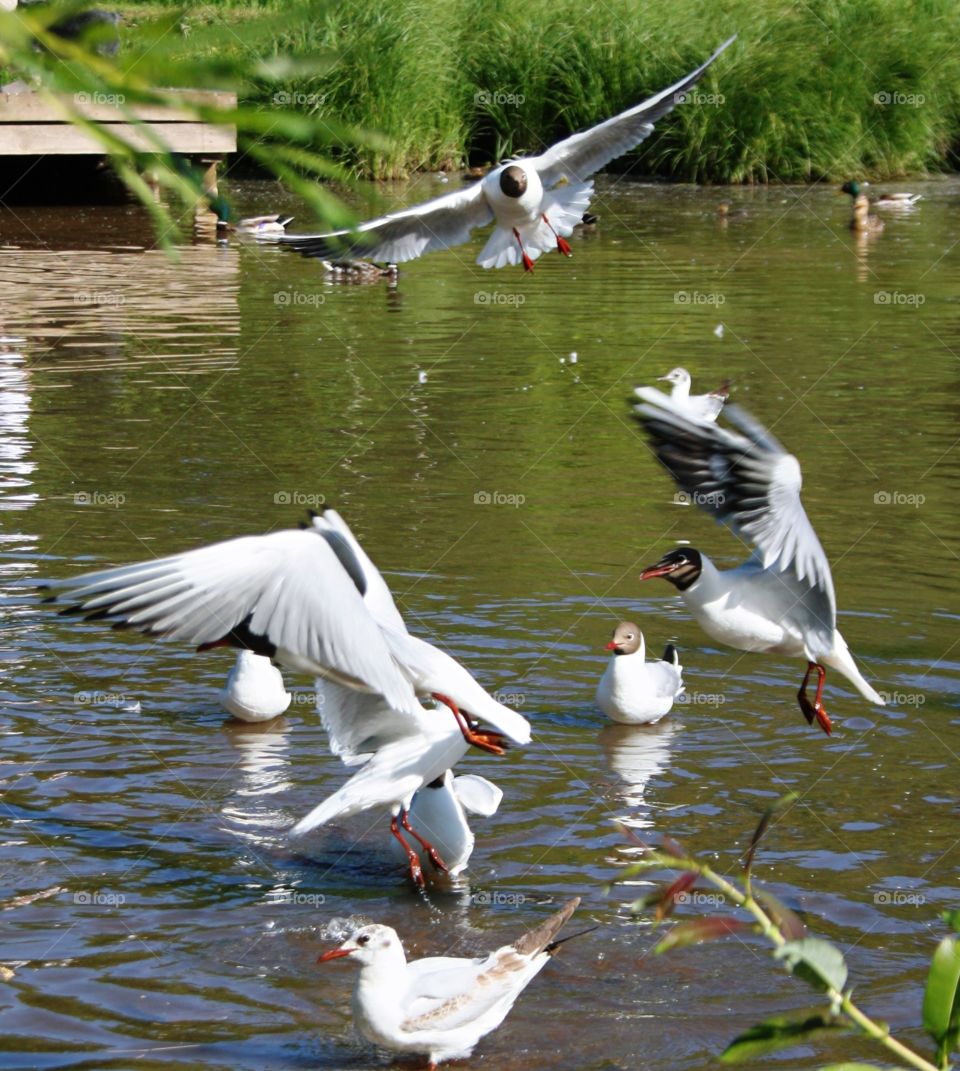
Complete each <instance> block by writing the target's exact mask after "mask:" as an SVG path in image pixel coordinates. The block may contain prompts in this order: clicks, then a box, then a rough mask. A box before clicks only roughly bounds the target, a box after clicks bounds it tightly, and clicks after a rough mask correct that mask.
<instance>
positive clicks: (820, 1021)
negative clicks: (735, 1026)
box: [720, 1011, 847, 1064]
mask: <svg viewBox="0 0 960 1071" xmlns="http://www.w3.org/2000/svg"><path fill="white" fill-rule="evenodd" d="M845 1029H847V1028H846V1026H844V1024H842V1023H840V1022H838V1021H836V1020H835V1019H831V1018H830V1016H829V1015H828V1014H827V1013H825V1012H822V1011H810V1012H805V1013H803V1014H802V1018H800V1017H797V1016H786V1015H778V1016H775V1017H774V1018H773V1019H767V1020H765V1021H764V1022H762V1023H758V1024H757V1025H756V1026H751V1027H750V1029H749V1030H745V1031H744V1032H743V1033H742V1034H740V1035H739V1036H738V1037H735V1038H734V1039H733V1041H731V1042H730V1044H729V1045H728V1046H727V1047H726V1048H725V1049H724V1050H723V1052H722V1053H721V1054H720V1062H721V1063H724V1064H735V1063H739V1062H740V1061H741V1060H750V1059H752V1058H753V1057H755V1056H762V1055H763V1054H764V1053H767V1052H776V1050H777V1049H785V1048H787V1046H789V1045H797V1044H799V1043H800V1042H801V1041H806V1040H808V1039H809V1038H810V1037H812V1036H813V1035H814V1034H820V1033H823V1032H824V1031H828V1030H845Z"/></svg>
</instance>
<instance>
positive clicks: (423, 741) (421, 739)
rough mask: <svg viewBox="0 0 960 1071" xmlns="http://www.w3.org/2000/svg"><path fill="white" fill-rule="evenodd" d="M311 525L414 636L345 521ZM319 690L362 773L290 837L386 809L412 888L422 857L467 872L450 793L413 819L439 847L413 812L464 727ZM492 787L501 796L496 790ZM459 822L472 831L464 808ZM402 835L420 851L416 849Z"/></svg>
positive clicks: (392, 624)
mask: <svg viewBox="0 0 960 1071" xmlns="http://www.w3.org/2000/svg"><path fill="white" fill-rule="evenodd" d="M312 522H313V526H314V527H315V528H316V529H317V530H318V531H320V532H326V533H328V534H331V535H335V536H337V537H339V538H340V539H342V540H343V542H344V543H345V544H346V545H347V547H348V548H349V549H350V551H351V553H352V554H353V555H354V557H355V558H356V561H357V563H358V568H359V569H360V570H361V572H362V579H363V591H364V594H363V602H364V605H365V606H366V608H367V609H368V610H369V612H370V613H371V614H372V615H373V617H374V618H375V619H376V620H377V621H378V622H379V624H380V625H381V626H384V627H387V628H390V629H392V630H393V631H394V632H397V633H403V634H405V635H409V634H408V632H407V626H406V623H405V622H404V620H403V617H402V616H401V614H400V611H399V610H398V609H397V606H396V603H395V602H394V600H393V596H392V595H391V593H390V589H389V587H388V586H387V583H386V581H385V580H384V579H383V576H382V575H381V573H380V571H379V569H377V567H376V566H375V565H374V564H373V562H372V561H371V560H370V559H369V557H367V555H366V553H365V552H364V550H363V548H362V547H361V546H360V544H359V543H358V542H357V540H356V537H355V536H354V534H353V532H351V531H350V529H349V528H348V527H347V524H346V522H345V521H344V520H343V518H342V517H341V516H340V515H339V514H338V513H337V512H336V511H335V510H332V509H328V510H326V511H325V512H324V513H323V514H322V515H320V514H314V515H313V518H312ZM471 679H472V678H471ZM475 683H476V682H474V684H475ZM476 687H478V688H479V685H476ZM316 688H317V709H318V712H319V714H320V719H321V721H322V723H323V727H324V729H325V730H326V731H327V735H328V737H329V739H330V748H331V750H332V751H333V753H334V754H335V755H338V756H339V757H340V759H341V760H342V761H343V762H344V764H345V765H347V766H348V767H356V766H359V767H360V769H359V770H357V771H356V773H354V775H353V776H352V777H351V778H350V779H349V780H348V781H347V782H346V783H345V784H344V785H343V786H341V788H339V789H338V790H337V791H336V792H334V793H333V794H332V795H330V796H329V797H328V798H327V799H325V800H324V801H323V802H322V803H320V804H318V805H317V806H316V807H314V809H313V810H312V811H310V813H309V814H307V815H306V816H305V817H304V818H302V819H301V820H300V821H299V822H297V824H296V825H295V826H294V827H293V828H292V829H291V831H290V835H291V836H302V835H303V834H305V833H309V832H310V831H311V830H313V829H316V828H317V827H318V826H322V825H326V824H327V823H328V822H331V821H336V820H338V819H342V818H349V817H350V816H351V815H354V814H359V813H361V812H363V811H369V810H377V809H386V810H388V811H389V813H390V816H391V819H390V832H391V833H392V834H393V837H394V838H395V840H396V842H397V844H398V845H399V847H400V848H401V849H402V851H403V853H404V856H405V858H406V860H407V864H408V866H409V869H410V877H411V879H412V880H413V882H414V883H415V884H417V885H420V886H421V887H422V886H423V885H424V884H425V881H424V877H423V870H422V866H421V860H422V859H423V858H427V859H429V861H430V863H431V865H432V866H433V867H434V868H435V869H438V870H442V871H444V872H447V873H450V874H454V873H457V872H459V870H462V869H463V866H465V865H466V861H467V859H469V857H470V853H471V852H472V850H473V841H472V834H470V836H471V840H470V843H469V846H468V845H467V844H466V838H465V835H464V833H463V829H462V828H461V825H460V822H458V821H457V815H456V811H457V806H458V805H457V803H456V800H455V799H453V800H451V799H448V798H447V797H448V796H450V795H451V793H450V791H449V789H448V788H446V787H444V789H442V790H439V791H438V796H439V797H442V798H438V799H437V801H436V807H437V808H440V811H439V812H438V811H437V810H436V808H431V806H430V805H429V804H424V803H421V805H420V807H419V808H416V810H417V811H418V812H419V815H420V818H416V821H417V823H418V825H419V824H420V822H421V819H423V820H424V825H425V831H426V833H427V834H428V835H429V836H430V837H431V840H432V838H434V837H436V839H437V841H438V846H435V845H434V844H433V843H432V842H431V840H428V839H427V838H426V837H425V836H423V835H422V834H421V833H420V832H419V831H418V830H417V829H416V828H415V827H414V825H413V822H412V821H411V815H410V812H411V811H412V810H414V809H415V800H416V798H417V794H418V793H419V792H420V790H425V791H427V786H429V785H432V784H435V783H437V782H438V781H439V782H443V783H444V785H445V786H446V784H447V781H448V779H449V778H452V774H451V773H450V768H451V767H452V766H453V765H454V764H455V763H456V762H458V761H459V760H460V759H461V758H463V756H464V755H465V754H466V753H467V750H468V747H469V745H468V744H467V741H466V739H465V737H464V734H463V733H462V731H461V729H460V726H459V725H458V724H456V723H455V722H453V721H451V720H450V719H449V718H442V717H439V716H438V715H437V710H436V709H434V710H428V709H425V708H424V707H422V706H418V708H417V711H416V712H415V713H413V714H400V713H399V712H397V711H396V710H394V709H393V708H391V706H390V704H389V703H387V702H386V700H385V699H384V698H383V697H382V696H380V695H371V694H369V693H363V692H358V691H356V690H355V689H353V688H346V687H344V686H343V685H341V684H338V683H336V682H335V681H331V680H323V679H319V680H318V681H317V683H316ZM490 701H491V702H493V700H492V699H491V700H490ZM517 716H518V717H519V715H517ZM527 731H528V732H529V729H528V730H527ZM479 780H481V781H482V780H483V779H482V778H480V779H479ZM487 783H488V784H489V782H487ZM491 788H493V789H494V791H495V792H499V789H495V788H494V786H491ZM444 803H446V804H448V807H447V810H448V811H451V810H452V811H453V812H454V814H452V815H450V821H449V822H448V821H444V820H443V819H442V818H441V817H440V813H441V812H442V811H443V806H444ZM498 805H499V798H498V799H497V800H496V802H495V803H494V804H493V806H492V809H491V810H490V811H489V813H491V814H492V813H493V812H494V811H496V809H497V806H498ZM481 806H482V803H481ZM425 811H426V814H424V812H425ZM431 818H432V819H433V821H432V822H431ZM459 818H460V820H461V821H462V826H463V827H465V828H466V832H467V834H469V833H470V831H469V827H468V826H467V825H466V820H465V818H463V814H462V809H460V814H459ZM404 833H407V834H409V835H410V837H411V838H412V839H413V840H414V841H416V842H417V843H418V844H419V845H420V848H419V849H417V848H414V847H413V846H412V845H411V844H410V841H409V840H408V839H407V838H406V836H405V835H404ZM448 851H449V852H450V853H451V854H450V857H449V859H448V858H447V852H448ZM461 864H462V865H461Z"/></svg>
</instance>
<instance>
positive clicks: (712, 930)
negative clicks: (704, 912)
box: [653, 915, 754, 954]
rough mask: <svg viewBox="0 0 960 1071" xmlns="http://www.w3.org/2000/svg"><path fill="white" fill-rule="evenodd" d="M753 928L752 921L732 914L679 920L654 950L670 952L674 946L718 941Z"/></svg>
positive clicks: (681, 946)
mask: <svg viewBox="0 0 960 1071" xmlns="http://www.w3.org/2000/svg"><path fill="white" fill-rule="evenodd" d="M753 929H754V927H753V925H751V923H749V922H743V921H742V920H741V919H735V918H733V917H732V916H731V915H712V916H711V917H710V918H704V919H690V920H689V921H687V922H678V923H677V925H676V926H674V928H673V929H672V930H671V931H670V932H669V933H668V934H667V936H666V937H664V939H663V940H662V941H661V942H660V944H658V945H657V947H656V948H655V949H654V950H653V951H654V952H656V953H658V954H659V953H660V952H669V951H671V950H672V949H674V948H686V946H687V945H698V944H700V943H701V942H702V941H717V940H719V939H720V938H721V937H728V936H729V935H730V934H732V933H745V932H748V931H752V930H753Z"/></svg>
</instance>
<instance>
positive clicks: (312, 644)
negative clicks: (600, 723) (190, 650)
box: [46, 511, 530, 754]
mask: <svg viewBox="0 0 960 1071" xmlns="http://www.w3.org/2000/svg"><path fill="white" fill-rule="evenodd" d="M331 515H333V516H334V517H336V521H337V523H336V524H335V523H334V522H333V521H326V522H325V521H324V520H323V518H320V519H318V521H315V522H314V523H313V524H309V525H305V527H304V528H302V529H292V530H288V531H280V532H272V533H270V534H269V535H261V536H242V537H240V538H239V539H230V540H227V541H225V542H222V543H215V544H213V545H212V546H208V547H202V548H200V549H198V550H190V551H186V552H184V553H182V554H174V555H171V556H170V557H167V558H159V559H154V560H152V561H145V562H136V563H134V564H132V565H122V566H119V567H116V568H112V569H105V570H103V571H100V572H95V573H87V574H83V575H81V576H76V577H71V578H70V579H67V580H58V581H53V582H52V583H50V584H48V585H46V586H47V587H49V588H51V589H53V590H54V592H55V594H53V595H52V596H51V597H50V598H49V599H48V601H51V602H53V601H57V600H58V599H66V598H69V600H70V604H69V605H67V606H66V608H65V609H64V610H63V612H64V613H80V614H83V615H85V616H87V617H90V618H107V619H109V620H112V621H113V622H114V625H115V627H126V628H134V629H138V630H139V631H141V632H144V633H147V634H149V635H159V636H165V637H168V638H170V639H175V640H182V641H184V642H186V643H192V644H196V645H197V646H198V649H199V650H207V649H210V648H212V647H222V646H232V647H241V648H246V649H248V650H250V651H252V652H253V653H254V654H260V655H266V656H267V657H269V658H271V659H272V660H274V661H275V662H277V663H279V664H280V665H282V666H285V667H287V668H289V669H292V670H297V671H299V672H305V673H310V674H311V675H313V676H316V677H322V678H324V679H326V680H331V681H334V682H335V683H338V684H341V685H343V686H344V687H345V688H348V689H351V690H355V691H357V692H358V693H363V694H373V695H376V696H379V697H382V699H383V701H384V704H385V705H386V706H387V708H388V709H389V716H388V720H389V721H390V723H391V724H396V725H398V726H399V725H400V724H401V722H403V720H404V717H406V718H407V719H411V721H410V724H411V726H412V727H413V731H415V732H416V731H419V729H420V726H419V723H418V722H417V718H418V717H419V716H420V715H421V714H422V711H423V707H422V706H421V705H420V702H419V700H418V696H430V695H432V696H433V697H434V698H435V699H437V700H439V701H440V702H441V703H443V704H444V705H445V706H447V707H449V708H450V710H451V711H452V712H453V714H454V717H455V719H456V722H457V725H458V726H459V727H460V730H461V732H462V734H463V736H464V739H465V740H466V741H467V743H470V744H473V745H474V746H476V747H480V748H482V749H484V750H486V751H490V752H492V753H494V754H502V753H503V750H504V748H503V746H502V744H503V737H502V736H501V734H503V735H505V736H507V737H509V738H510V739H511V740H513V741H514V742H515V743H518V744H525V743H528V742H529V740H530V725H529V723H528V722H527V720H526V718H524V717H522V716H521V715H519V714H517V713H516V712H515V711H512V710H510V709H509V707H506V706H504V705H503V704H502V703H498V702H497V701H496V700H495V699H494V698H493V696H491V695H489V694H488V693H487V692H486V691H485V690H484V689H483V688H482V687H481V686H480V685H479V684H478V683H477V681H476V680H475V679H474V678H473V677H472V676H471V675H470V673H469V672H467V670H466V669H465V668H464V667H463V666H462V665H460V663H459V662H457V661H456V660H455V659H453V658H451V657H450V655H448V654H446V653H445V652H444V651H441V650H440V649H439V648H437V647H434V646H433V645H432V644H430V643H427V642H426V641H424V640H420V639H417V638H416V637H415V636H411V635H410V634H409V633H408V632H407V631H406V630H405V629H403V628H398V627H397V626H396V623H395V621H388V622H386V623H384V622H382V621H381V620H378V618H377V616H376V615H375V613H374V612H372V611H371V609H370V606H369V605H368V603H367V602H366V601H365V593H366V592H367V590H368V586H372V587H374V588H376V587H377V586H378V585H382V586H383V587H384V588H385V587H386V585H385V584H384V581H383V578H382V577H381V576H380V574H379V573H378V572H377V571H376V569H375V568H374V567H373V566H372V564H371V563H370V560H369V558H367V556H366V555H365V554H364V553H363V550H362V548H360V546H359V543H357V542H356V540H355V539H353V537H352V534H351V536H350V539H348V538H347V537H346V536H345V535H344V530H345V531H346V532H349V529H348V528H347V527H346V524H345V522H343V521H342V519H341V518H339V517H338V516H337V515H336V514H335V513H333V511H328V512H327V515H326V516H327V517H330V516H331ZM387 595H388V596H389V592H387ZM391 625H392V627H391ZM471 717H473V718H477V719H480V720H482V721H484V722H486V723H487V724H489V725H492V726H493V727H494V729H495V730H496V731H495V732H493V731H487V730H482V729H475V728H474V727H473V725H472V724H471V722H470V718H471ZM397 731H399V732H403V731H404V730H403V729H402V728H401V729H399V730H397ZM344 732H345V733H347V730H344ZM349 733H350V734H354V735H355V736H356V737H357V738H358V739H365V738H367V737H370V736H371V735H372V731H371V728H370V727H369V726H366V725H361V726H356V727H354V728H353V729H351V730H349ZM348 735H349V734H348ZM374 735H375V734H374ZM351 739H352V738H351Z"/></svg>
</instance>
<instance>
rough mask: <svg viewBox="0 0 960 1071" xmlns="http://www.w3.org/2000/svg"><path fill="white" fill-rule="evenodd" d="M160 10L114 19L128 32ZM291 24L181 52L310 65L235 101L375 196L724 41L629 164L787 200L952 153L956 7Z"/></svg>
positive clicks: (214, 22)
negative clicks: (313, 127) (326, 143)
mask: <svg viewBox="0 0 960 1071" xmlns="http://www.w3.org/2000/svg"><path fill="white" fill-rule="evenodd" d="M171 6H172V5H168V4H166V3H142V4H129V3H128V4H127V5H126V6H125V7H123V8H122V10H123V11H124V12H125V13H126V15H127V16H128V21H132V22H140V23H141V24H142V22H143V21H144V20H148V19H149V18H150V17H151V15H152V14H159V13H160V12H166V11H169V10H170V9H171ZM585 6H586V8H587V10H586V12H584V8H585ZM289 11H290V9H289V7H288V6H286V5H283V4H281V3H279V0H267V2H265V3H264V4H262V5H253V4H250V3H249V2H248V3H244V4H237V5H231V4H208V5H206V6H205V7H203V8H198V9H188V13H187V16H186V18H187V23H188V24H189V29H190V32H189V33H188V35H187V36H186V37H184V38H183V39H182V41H181V42H180V44H179V46H178V47H180V48H181V49H182V51H183V53H184V55H186V56H189V55H190V54H191V53H193V54H196V55H200V54H208V53H209V52H211V51H213V52H216V51H217V50H221V51H223V52H224V53H225V54H227V53H230V52H232V51H236V50H238V49H256V50H257V51H258V52H260V53H261V54H262V55H264V56H265V57H271V56H276V55H288V54H289V55H292V56H294V57H300V58H303V59H310V60H311V61H313V62H314V70H313V71H312V73H309V74H302V73H298V72H297V70H296V69H295V67H294V68H292V69H291V70H290V72H289V76H288V77H285V78H283V79H281V81H280V82H277V81H275V80H266V79H265V80H264V81H263V82H262V83H254V84H251V85H249V86H247V87H246V89H245V90H244V93H245V95H246V97H247V99H248V100H250V101H251V102H257V103H267V104H270V103H272V102H273V101H274V99H277V94H278V93H280V94H283V93H285V94H288V95H289V97H290V98H291V99H292V100H294V101H297V102H300V104H299V105H298V106H302V107H303V108H304V109H306V110H308V111H310V112H311V113H312V114H315V115H319V116H321V117H322V118H324V119H326V120H329V121H330V122H331V123H336V124H338V125H342V124H347V125H350V126H356V127H359V128H361V129H366V130H373V131H379V132H381V133H383V134H384V135H386V136H387V138H388V139H389V142H390V144H389V147H388V148H378V147H373V146H369V147H366V148H364V147H360V148H359V149H355V150H351V155H350V157H349V160H348V162H349V163H350V165H351V166H352V167H353V168H354V169H355V170H356V171H358V172H359V173H362V174H366V175H372V176H375V177H378V178H390V177H397V176H402V175H405V174H408V173H410V172H412V171H416V170H422V169H436V168H447V167H451V166H455V165H457V164H460V163H464V162H467V161H469V162H471V163H488V162H491V161H495V160H498V159H500V158H501V157H502V156H504V155H505V154H507V153H511V152H528V153H529V152H534V151H537V150H538V149H540V148H542V147H543V146H544V145H547V144H550V143H551V142H552V141H554V140H556V139H557V138H559V137H562V136H563V135H564V134H566V133H569V132H571V131H573V130H577V129H581V128H583V127H585V126H589V125H591V124H593V123H596V122H599V121H600V120H602V119H605V118H607V117H609V116H611V115H613V114H615V113H616V112H618V111H621V110H622V109H624V108H626V107H629V106H630V105H632V104H634V103H636V102H637V101H639V100H642V99H643V98H644V96H646V95H648V94H650V93H653V92H655V91H656V90H658V89H661V88H663V87H664V86H666V85H668V84H670V83H671V82H673V81H675V80H676V79H677V78H679V77H680V76H682V75H683V74H685V73H686V72H687V71H689V70H690V69H691V68H693V67H694V66H696V65H697V64H698V63H700V62H701V61H702V60H703V59H704V58H705V57H706V56H707V55H708V54H709V53H710V52H711V51H712V50H713V49H714V48H715V47H716V46H717V45H718V44H719V43H720V42H721V41H722V40H723V39H724V38H725V37H727V36H728V35H729V34H731V33H734V32H737V33H739V35H740V37H739V40H738V41H737V43H736V44H735V45H734V46H733V47H732V48H731V49H729V50H728V52H727V53H725V54H724V56H722V57H721V59H720V60H719V61H718V62H717V64H716V66H715V67H714V68H713V69H712V70H711V71H710V72H709V73H708V75H707V76H706V78H705V79H704V80H703V82H702V83H701V85H700V87H699V90H698V93H699V95H698V97H697V98H695V99H693V100H691V101H688V102H687V103H686V104H684V105H683V106H681V107H679V108H677V110H676V111H675V112H674V113H673V115H672V116H671V117H669V119H667V120H665V121H662V122H661V124H659V126H658V129H657V131H656V133H655V134H654V135H653V136H652V137H651V138H650V139H649V141H648V142H646V143H645V144H644V145H643V146H642V147H641V149H640V150H638V153H637V155H636V157H634V158H631V159H628V160H627V161H626V162H625V163H626V164H628V165H632V166H634V168H635V170H636V171H638V172H639V173H643V174H656V175H661V176H667V177H673V178H678V179H685V180H696V181H701V182H771V181H778V182H796V181H810V180H816V179H823V178H825V179H830V180H836V179H841V178H846V177H850V176H851V175H856V176H864V177H871V178H875V179H878V178H888V177H892V176H897V175H903V174H907V173H914V172H922V171H928V170H943V169H947V168H951V167H955V166H956V163H957V159H958V152H960V49H958V48H957V47H956V42H957V41H958V40H960V5H957V4H956V3H955V0H914V2H909V0H896V2H895V0H808V2H805V3H803V4H798V5H796V6H794V7H788V6H787V5H784V4H783V3H782V2H780V0H726V2H722V0H721V3H719V4H710V5H706V4H703V3H695V2H693V0H652V2H650V3H643V4H641V3H638V2H637V0H604V3H603V4H601V5H594V6H587V5H583V3H582V0H525V2H524V3H523V4H517V3H515V2H510V0H402V2H401V3H400V4H396V5H391V4H385V3H383V0H352V2H351V3H350V4H330V5H329V6H327V7H326V8H324V9H315V11H314V12H313V13H312V14H310V13H305V9H304V8H303V7H302V6H300V7H297V8H296V9H295V13H294V14H292V15H290V17H285V16H284V13H285V12H289ZM278 15H279V16H280V18H278V17H277V16H278ZM221 18H226V19H227V20H228V21H229V24H230V27H231V29H232V30H233V34H224V32H223V26H222V23H221ZM234 35H236V36H234ZM319 58H324V59H325V60H326V62H325V63H324V64H323V69H322V70H317V69H316V61H317V60H318V59H319ZM620 166H624V165H623V164H621V165H620Z"/></svg>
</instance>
